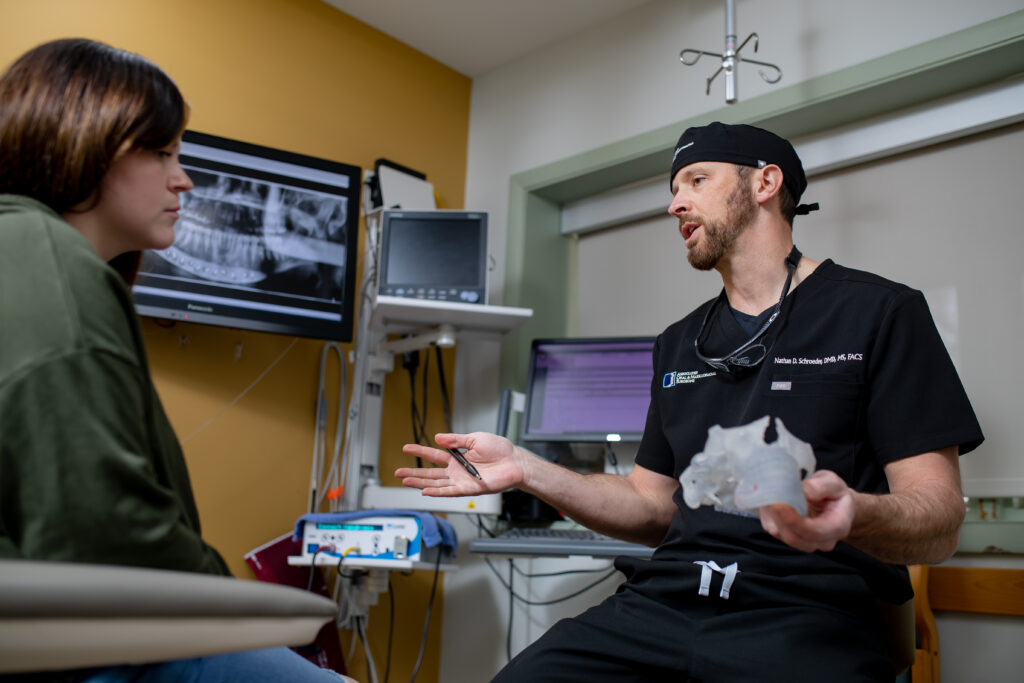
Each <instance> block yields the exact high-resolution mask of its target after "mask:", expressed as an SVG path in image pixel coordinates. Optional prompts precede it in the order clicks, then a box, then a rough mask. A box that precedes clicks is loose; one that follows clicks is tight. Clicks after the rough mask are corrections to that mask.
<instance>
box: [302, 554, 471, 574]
mask: <svg viewBox="0 0 1024 683" xmlns="http://www.w3.org/2000/svg"><path fill="white" fill-rule="evenodd" d="M288 564H289V565H291V566H293V567H308V566H309V565H310V558H308V557H304V556H302V555H292V556H290V557H289V558H288ZM316 566H318V567H337V566H338V558H337V557H335V556H332V555H317V558H316ZM341 566H342V567H343V568H350V569H396V570H407V569H430V570H433V569H434V568H435V567H436V568H438V569H439V570H440V571H445V572H448V571H455V570H456V569H458V568H459V567H458V565H456V564H452V563H451V562H446V561H444V559H442V560H441V564H440V565H438V564H437V562H436V561H423V560H419V561H416V562H414V561H412V560H375V559H373V558H370V557H346V558H345V559H344V560H342V561H341Z"/></svg>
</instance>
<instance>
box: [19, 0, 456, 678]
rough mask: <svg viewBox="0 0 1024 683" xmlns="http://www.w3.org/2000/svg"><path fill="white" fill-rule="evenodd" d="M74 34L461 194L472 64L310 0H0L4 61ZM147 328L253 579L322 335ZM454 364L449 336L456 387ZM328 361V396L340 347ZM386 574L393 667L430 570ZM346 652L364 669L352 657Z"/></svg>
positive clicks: (230, 105)
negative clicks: (252, 564) (453, 61)
mask: <svg viewBox="0 0 1024 683" xmlns="http://www.w3.org/2000/svg"><path fill="white" fill-rule="evenodd" d="M70 36H84V37H88V38H93V39H97V40H102V41H104V42H108V43H110V44H112V45H115V46H117V47H122V48H126V49H129V50H132V51H135V52H138V53H140V54H143V55H145V56H147V57H149V58H150V59H152V60H153V61H154V62H156V63H157V64H159V65H160V66H161V67H163V68H164V70H165V71H167V72H168V74H170V76H171V77H172V78H174V79H175V81H176V82H177V83H178V85H179V86H180V87H181V89H182V91H183V92H184V94H185V97H186V98H187V99H188V100H189V102H190V103H191V105H192V119H191V122H190V126H189V127H190V128H192V129H193V130H198V131H202V132H206V133H211V134H214V135H220V136H223V137H228V138H234V139H238V140H243V141H246V142H253V143H256V144H260V145H266V146H270V147H276V148H280V149H284V150H288V151H292V152H298V153H303V154H309V155H313V156H318V157H324V158H327V159H332V160H336V161H341V162H345V163H349V164H354V165H357V166H361V167H362V168H372V167H373V161H374V160H375V159H377V158H378V157H386V158H388V159H391V160H394V161H396V162H398V163H401V164H403V165H406V166H409V167H411V168H415V169H417V170H421V171H423V172H425V173H427V175H428V178H429V180H430V181H431V182H432V183H433V184H434V186H435V187H436V189H437V191H438V193H439V195H440V197H441V199H442V201H443V203H444V205H445V206H447V207H450V208H458V207H461V206H462V201H463V188H464V186H465V172H466V145H467V132H468V121H469V95H470V86H471V82H470V80H469V79H468V78H466V77H464V76H462V75H460V74H458V73H456V72H454V71H452V70H450V69H448V68H447V67H444V66H443V65H441V64H439V63H437V62H435V61H434V60H432V59H430V58H428V57H425V56H424V55H422V54H421V53H419V52H416V51H415V50H413V49H412V48H409V47H408V46H405V45H403V44H401V43H399V42H397V41H395V40H393V39H391V38H388V37H387V36H385V35H383V34H381V33H380V32H378V31H376V30H375V29H372V28H370V27H368V26H366V25H365V24H362V23H360V22H358V21H356V20H354V19H352V18H350V17H348V16H347V15H345V14H342V13H341V12H339V11H337V10H335V9H334V8H332V7H330V6H328V5H326V4H325V3H322V2H320V1H319V0H179V1H178V2H172V3H163V2H153V1H151V0H63V1H62V0H31V1H28V2H27V1H25V0H0V64H2V65H4V66H6V65H7V64H9V63H10V62H11V61H12V60H13V59H14V58H16V57H17V56H18V55H19V54H21V53H22V52H24V51H25V50H27V49H29V48H30V47H32V46H34V45H36V44H38V43H40V42H44V41H46V40H51V39H54V38H60V37H70ZM360 248H361V247H360ZM360 253H361V252H360ZM143 331H144V333H145V336H146V342H147V345H148V348H149V353H150V362H151V364H152V366H153V374H154V376H155V378H156V382H157V386H158V389H159V391H160V394H161V396H162V398H163V401H164V404H165V407H166V409H167V412H168V414H169V416H170V418H171V421H172V422H173V424H174V427H175V429H176V430H177V433H178V436H179V438H181V439H182V440H183V441H184V442H185V443H184V449H185V455H186V458H187V460H188V464H189V468H190V472H191V475H192V480H193V485H194V487H195V492H196V497H197V500H198V503H199V509H200V515H201V518H202V521H203V525H204V536H205V537H206V539H207V541H208V542H210V543H211V544H212V545H213V546H215V547H216V548H218V549H219V550H220V551H221V553H222V554H223V555H224V556H225V558H226V559H227V561H228V564H229V565H230V566H231V569H232V571H234V573H235V574H236V575H238V576H241V577H246V578H251V577H252V574H251V572H250V570H249V569H248V567H247V565H246V564H245V563H244V561H243V559H242V555H243V554H244V553H245V552H246V551H248V550H250V549H252V548H254V547H256V546H258V545H260V544H262V543H265V542H266V541H269V540H271V539H273V538H275V537H277V536H279V535H281V534H283V533H285V532H287V531H289V530H290V528H291V527H292V525H293V523H294V520H295V518H296V517H298V516H299V515H300V514H302V513H303V512H305V506H306V505H307V502H306V501H307V491H308V485H309V476H310V459H311V454H312V448H313V410H314V396H315V393H316V379H317V371H318V367H319V362H320V350H321V348H322V344H321V343H320V342H316V341H312V340H305V339H299V340H294V339H292V338H290V337H281V336H276V335H269V334H261V333H255V332H244V331H237V330H229V329H223V328H215V327H206V326H201V325H192V324H185V323H179V324H176V325H174V326H172V327H165V326H161V325H158V324H157V323H156V322H154V321H152V320H144V321H143ZM349 348H350V346H349V345H346V346H345V350H346V351H347V350H348V349H349ZM282 353H284V355H283V357H282V358H281V359H280V361H279V362H278V363H277V364H276V365H275V366H274V367H273V368H272V369H271V370H270V371H269V372H268V373H267V374H266V376H265V377H264V378H263V379H262V380H261V381H260V382H259V383H258V384H257V385H256V386H255V387H253V389H252V390H251V391H250V392H249V393H248V394H246V395H245V396H244V397H243V398H241V399H240V400H239V401H238V402H237V403H236V404H234V405H233V406H231V407H229V408H227V409H226V410H225V407H226V406H228V404H230V403H231V401H233V400H234V399H235V398H236V397H237V396H238V394H239V393H240V392H242V391H243V390H244V389H245V388H246V387H247V386H249V385H250V384H251V383H252V382H253V381H254V380H255V379H256V378H257V377H258V376H259V375H260V374H261V373H263V372H264V370H266V369H267V367H268V366H269V365H270V364H271V363H272V362H273V361H274V360H275V359H277V358H278V357H279V356H281V354H282ZM433 360H434V359H433V358H432V359H431V361H432V365H436V364H435V363H433ZM453 369H454V356H453V355H452V354H451V353H447V354H446V370H447V373H446V374H447V376H448V386H449V387H450V386H452V384H453V381H452V374H453ZM329 372H330V376H331V377H332V378H333V382H331V383H329V384H328V396H329V397H330V399H331V401H332V404H331V410H332V411H333V410H335V409H336V405H337V404H336V403H333V401H334V400H335V397H336V396H337V379H336V378H337V376H338V368H337V364H336V363H335V362H334V357H332V359H331V364H330V367H329ZM350 374H351V373H350ZM432 386H433V387H434V393H433V395H432V396H431V397H430V401H429V402H430V406H431V416H430V417H431V419H430V422H429V423H428V432H429V433H433V432H434V431H441V430H442V429H443V426H442V424H441V416H440V407H441V402H440V397H439V395H438V394H437V390H436V387H437V379H436V368H435V369H432ZM385 397H386V401H385V416H384V429H383V435H382V457H381V465H382V466H381V471H382V474H383V476H382V478H383V479H384V480H385V483H389V482H388V479H389V475H390V472H391V471H393V470H394V468H395V467H397V466H398V465H399V464H403V463H404V462H405V459H404V457H403V456H402V455H401V454H400V452H399V448H400V445H401V444H402V443H405V442H406V441H409V440H411V439H412V432H411V427H410V420H409V390H408V377H407V375H406V373H405V371H404V370H402V369H401V367H400V366H399V367H398V369H397V370H396V372H394V373H393V374H392V375H390V377H389V380H388V384H387V387H386V389H385ZM222 411H223V412H222ZM215 416H216V419H214V420H213V421H212V422H209V421H210V420H211V418H214V417H215ZM208 422H209V424H207V423H208ZM332 422H333V420H332ZM204 425H205V427H204ZM332 427H333V424H332ZM332 442H333V435H332V436H331V438H329V440H328V445H329V447H330V445H331V443H332ZM113 531H114V530H112V532H113ZM392 578H393V582H394V590H395V601H396V607H397V616H396V620H395V621H396V631H395V641H394V643H395V644H394V647H393V652H394V654H393V661H392V666H391V674H392V675H393V676H395V678H396V679H403V678H408V677H409V676H410V674H411V671H412V666H413V662H414V659H415V656H416V652H417V650H418V648H419V642H420V634H421V628H422V624H423V617H424V615H425V611H426V601H427V596H428V595H429V593H430V586H431V579H432V576H431V575H430V573H429V572H416V573H414V574H412V575H409V576H403V575H401V574H394V575H393V577H392ZM387 607H388V596H387V594H386V593H385V594H383V595H382V596H381V597H380V605H379V606H378V607H376V608H374V610H373V611H372V612H371V621H370V642H371V647H372V649H373V651H374V653H375V655H376V660H377V665H378V668H379V669H380V672H381V675H383V668H384V666H385V664H384V655H385V650H386V646H387V626H388V623H387V622H388V614H387ZM440 611H441V598H440V595H439V596H438V599H437V603H436V604H435V606H434V610H433V613H434V616H433V618H432V625H433V628H432V629H431V631H430V634H429V639H428V647H427V652H426V654H425V656H424V660H423V664H422V667H421V671H420V675H419V677H418V679H419V680H420V681H423V682H424V683H430V682H431V681H436V680H437V669H438V661H439V658H438V654H437V653H438V646H439V643H440V632H439V627H438V624H439V623H440ZM348 644H349V638H348V634H344V637H343V645H344V646H345V647H346V649H347V646H348ZM349 666H350V671H351V672H352V673H354V674H355V675H356V676H358V677H362V678H364V679H366V676H365V669H364V668H363V663H362V659H361V657H360V656H356V657H355V658H353V659H352V660H350V661H349Z"/></svg>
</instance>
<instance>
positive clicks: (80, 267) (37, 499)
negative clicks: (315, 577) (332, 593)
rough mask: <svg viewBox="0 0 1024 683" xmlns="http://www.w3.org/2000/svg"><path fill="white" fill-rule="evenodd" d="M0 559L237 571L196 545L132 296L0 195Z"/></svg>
mask: <svg viewBox="0 0 1024 683" xmlns="http://www.w3.org/2000/svg"><path fill="white" fill-rule="evenodd" d="M0 557H14V558H26V559H41V560H60V561H73V562H92V563H100V564H117V565H135V566H146V567H161V568H165V569H179V570H186V571H195V572H205V573H211V574H229V573H230V572H229V571H228V568H227V565H226V564H225V563H224V560H223V558H221V556H220V555H219V554H218V553H217V551H216V550H214V549H213V548H211V547H210V546H208V545H207V544H206V543H204V542H203V540H202V538H201V536H200V529H199V515H198V512H197V510H196V505H195V500H194V498H193V495H192V487H191V484H190V483H189V478H188V471H187V469H186V466H185V460H184V457H183V456H182V452H181V446H180V444H179V443H178V440H177V438H176V437H175V436H174V431H173V430H172V428H171V425H170V423H169V422H168V420H167V416H166V415H165V414H164V411H163V407H162V406H161V405H160V399H159V398H158V397H157V394H156V390H155V387H154V386H153V381H152V378H151V377H150V374H149V365H148V363H147V360H146V352H145V348H144V345H143V339H142V333H141V330H140V328H139V324H138V319H137V318H136V316H135V312H134V308H133V306H132V300H131V294H130V293H129V291H128V288H127V287H126V286H125V285H124V282H123V281H122V280H121V278H120V277H119V276H118V275H117V273H116V272H114V270H113V269H112V268H110V267H109V266H108V265H107V264H105V263H104V262H103V261H102V260H101V259H100V258H99V257H98V256H97V255H96V253H95V251H94V250H93V248H92V246H91V245H90V244H89V242H88V241H86V239H85V238H84V237H83V236H82V235H81V234H80V233H78V232H77V231H76V230H75V229H74V228H72V227H71V226H70V225H68V224H67V223H66V222H65V221H63V220H62V219H61V218H60V216H58V215H57V214H56V213H54V212H53V211H51V210H50V209H49V208H47V207H46V206H44V205H43V204H41V203H39V202H37V201H35V200H32V199H29V198H26V197H16V196H12V195H0Z"/></svg>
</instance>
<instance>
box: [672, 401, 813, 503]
mask: <svg viewBox="0 0 1024 683" xmlns="http://www.w3.org/2000/svg"><path fill="white" fill-rule="evenodd" d="M769 420H770V418H769V417H768V416H767V415H765V416H764V417H762V418H760V419H759V420H755V421H754V422H751V423H750V424H748V425H743V426H742V427H732V428H728V429H727V428H723V427H720V426H718V425H715V426H714V427H711V428H710V429H709V430H708V440H707V442H706V443H705V444H704V450H703V452H701V453H698V454H697V455H695V456H693V460H691V461H690V466H689V467H687V468H686V469H685V470H683V473H682V474H681V475H680V476H679V481H680V482H681V483H682V485H683V500H684V501H685V502H686V504H687V505H689V506H690V507H691V508H693V509H697V508H698V507H700V506H701V505H714V506H715V507H716V509H719V510H723V511H727V512H728V511H735V512H748V513H755V514H756V512H757V508H759V507H760V506H762V505H770V504H772V503H785V504H787V505H789V506H791V507H792V508H793V509H795V510H796V511H797V512H799V513H800V514H801V515H806V514H807V499H806V498H804V491H803V486H802V485H801V483H800V482H801V480H802V479H803V477H804V476H806V475H807V474H810V473H811V472H813V471H814V466H815V459H814V449H812V448H811V445H810V444H808V443H806V442H804V441H801V440H800V439H798V438H796V437H795V436H793V435H792V434H790V433H789V432H788V431H787V430H786V427H785V426H784V425H783V424H782V420H780V419H778V418H775V430H776V432H777V433H778V439H776V440H775V441H774V442H772V443H765V441H764V434H765V430H766V429H767V428H768V422H769Z"/></svg>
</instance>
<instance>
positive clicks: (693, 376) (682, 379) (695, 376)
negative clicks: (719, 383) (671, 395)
mask: <svg viewBox="0 0 1024 683" xmlns="http://www.w3.org/2000/svg"><path fill="white" fill-rule="evenodd" d="M714 376H715V373H714V372H698V371H697V370H688V371H683V370H673V371H672V372H666V373H665V374H664V375H663V376H662V378H661V388H662V389H671V388H672V387H674V386H678V385H680V384H693V383H694V382H696V381H697V380H699V379H705V378H707V377H714Z"/></svg>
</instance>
